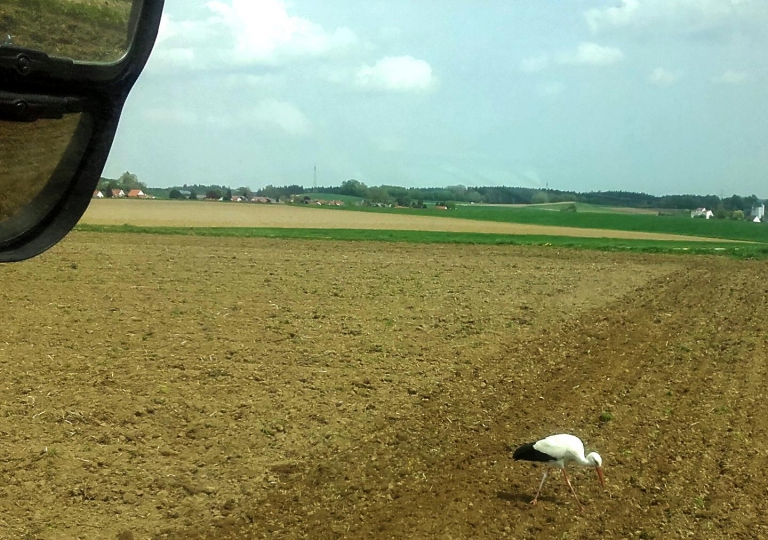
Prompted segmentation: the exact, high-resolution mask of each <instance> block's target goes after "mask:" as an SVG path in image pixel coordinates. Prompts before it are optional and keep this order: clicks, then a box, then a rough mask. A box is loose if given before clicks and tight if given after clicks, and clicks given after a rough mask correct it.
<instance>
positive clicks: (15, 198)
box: [0, 114, 82, 242]
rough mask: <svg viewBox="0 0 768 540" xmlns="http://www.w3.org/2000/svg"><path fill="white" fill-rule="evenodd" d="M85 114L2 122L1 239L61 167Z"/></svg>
mask: <svg viewBox="0 0 768 540" xmlns="http://www.w3.org/2000/svg"><path fill="white" fill-rule="evenodd" d="M81 117H82V114H69V115H66V116H64V117H63V118H61V119H58V120H47V119H45V120H38V121H36V122H29V123H25V122H5V121H0V141H2V144H0V242H1V241H3V240H6V239H7V238H8V236H9V234H10V231H9V230H8V225H9V222H11V221H13V220H12V219H10V218H12V217H14V216H16V215H17V214H19V213H20V211H21V210H22V209H23V208H25V207H26V206H27V205H29V204H30V203H31V202H32V201H33V200H35V198H37V197H38V195H40V194H41V193H42V192H43V189H44V188H45V187H46V185H47V184H48V183H49V180H50V179H51V178H52V177H53V176H54V172H55V171H56V169H57V167H60V164H61V163H62V161H64V159H63V158H64V157H65V155H66V153H67V149H68V147H70V145H71V143H72V141H73V138H74V136H75V133H76V131H77V128H78V124H79V123H80V120H81Z"/></svg>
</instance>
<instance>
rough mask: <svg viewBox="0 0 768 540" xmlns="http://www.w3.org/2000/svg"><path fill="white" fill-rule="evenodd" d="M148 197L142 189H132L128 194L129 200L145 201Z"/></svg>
mask: <svg viewBox="0 0 768 540" xmlns="http://www.w3.org/2000/svg"><path fill="white" fill-rule="evenodd" d="M146 197H147V195H146V194H145V193H144V192H143V191H141V190H140V189H132V190H130V191H129V192H128V198H129V199H145V198H146Z"/></svg>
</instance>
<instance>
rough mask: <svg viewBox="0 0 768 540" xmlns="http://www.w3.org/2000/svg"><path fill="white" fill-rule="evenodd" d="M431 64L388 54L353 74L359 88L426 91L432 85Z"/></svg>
mask: <svg viewBox="0 0 768 540" xmlns="http://www.w3.org/2000/svg"><path fill="white" fill-rule="evenodd" d="M435 82H436V81H435V76H434V75H433V73H432V66H430V65H429V63H427V62H425V61H424V60H419V59H417V58H414V57H412V56H388V57H385V58H382V59H381V60H379V61H378V62H376V64H375V65H373V66H370V65H368V64H365V65H363V66H362V67H360V69H358V71H357V73H356V76H355V84H356V85H357V86H358V87H359V88H364V89H370V90H386V91H393V92H409V91H419V92H423V91H427V90H430V89H431V88H433V87H434V85H435Z"/></svg>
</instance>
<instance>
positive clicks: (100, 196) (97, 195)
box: [93, 189, 104, 199]
mask: <svg viewBox="0 0 768 540" xmlns="http://www.w3.org/2000/svg"><path fill="white" fill-rule="evenodd" d="M93 198H94V199H103V198H104V194H103V193H102V192H101V191H99V190H98V189H97V190H96V191H94V192H93Z"/></svg>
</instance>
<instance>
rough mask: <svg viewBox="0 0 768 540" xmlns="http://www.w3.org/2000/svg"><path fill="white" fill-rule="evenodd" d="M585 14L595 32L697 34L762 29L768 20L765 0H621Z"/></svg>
mask: <svg viewBox="0 0 768 540" xmlns="http://www.w3.org/2000/svg"><path fill="white" fill-rule="evenodd" d="M584 18H585V19H586V21H587V24H588V25H589V28H590V30H591V31H592V32H593V33H599V32H606V31H611V30H622V31H626V30H633V31H640V32H644V33H659V32H663V33H671V34H677V35H686V36H696V35H710V36H717V35H722V34H734V33H741V32H744V31H747V30H751V31H755V30H758V31H761V29H762V27H763V26H764V24H765V23H766V22H768V3H767V2H765V1H764V0H643V1H642V2H641V1H640V0H620V5H618V6H611V7H606V8H592V9H589V10H587V11H586V12H584Z"/></svg>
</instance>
